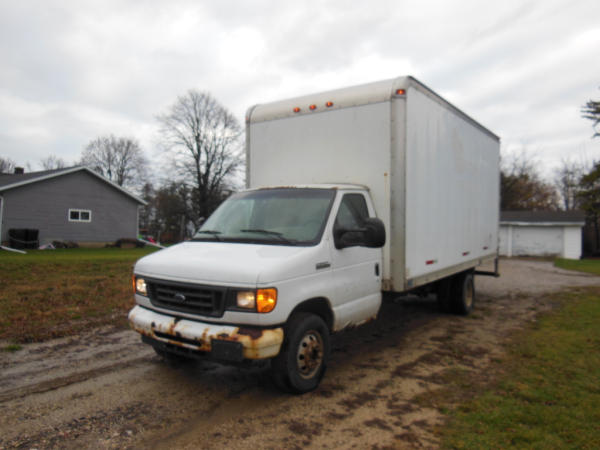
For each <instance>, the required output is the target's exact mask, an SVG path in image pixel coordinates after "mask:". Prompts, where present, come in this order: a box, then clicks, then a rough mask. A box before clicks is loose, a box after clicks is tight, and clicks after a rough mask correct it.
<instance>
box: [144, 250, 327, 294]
mask: <svg viewBox="0 0 600 450" xmlns="http://www.w3.org/2000/svg"><path fill="white" fill-rule="evenodd" d="M321 247H322V246H321V245H317V246H315V247H290V246H281V245H260V244H240V243H229V242H184V243H181V244H177V245H174V246H172V247H168V248H166V249H164V250H161V251H159V252H156V253H153V254H151V255H148V256H145V257H143V258H142V259H140V260H139V261H138V262H137V263H136V264H135V268H134V272H135V273H136V274H140V275H145V276H147V277H151V278H158V279H169V280H177V281H182V282H190V283H200V284H225V285H233V286H236V285H239V286H247V287H252V286H256V285H257V284H258V283H274V282H277V281H282V280H284V279H289V278H293V277H297V276H303V275H308V274H310V273H314V271H315V259H316V258H317V256H318V255H319V254H320V253H322V252H323V250H322V249H321ZM326 254H327V252H326V251H325V255H326Z"/></svg>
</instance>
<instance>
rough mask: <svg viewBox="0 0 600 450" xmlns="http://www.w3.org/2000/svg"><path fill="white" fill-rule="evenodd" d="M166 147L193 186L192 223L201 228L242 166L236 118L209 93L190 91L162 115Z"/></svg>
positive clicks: (238, 127)
mask: <svg viewBox="0 0 600 450" xmlns="http://www.w3.org/2000/svg"><path fill="white" fill-rule="evenodd" d="M158 120H159V122H160V124H161V131H162V134H163V141H164V144H165V147H166V148H167V149H168V150H169V151H170V153H171V156H172V158H173V160H174V162H175V164H176V167H177V169H178V170H179V171H180V173H181V174H182V175H183V176H184V179H185V180H187V181H188V182H189V183H190V186H191V187H192V211H191V214H190V218H191V220H192V221H193V222H194V224H196V225H198V223H199V222H200V218H201V217H207V216H208V215H209V214H210V213H211V212H212V211H213V210H214V209H215V208H216V207H217V206H218V205H219V203H220V202H221V201H222V200H223V198H224V191H225V190H226V189H227V188H228V187H229V183H230V182H231V181H232V177H233V175H234V174H235V172H236V169H237V168H238V167H239V166H240V165H241V164H242V158H241V156H240V151H239V150H240V148H239V137H240V135H241V127H240V125H239V123H238V121H237V120H236V118H235V117H234V116H233V114H231V113H230V112H229V111H227V109H225V107H223V106H222V105H221V104H220V103H219V102H217V100H215V99H214V98H213V97H212V96H211V95H210V94H209V93H207V92H198V91H195V90H190V91H188V92H187V93H186V94H185V95H183V96H181V97H179V98H178V99H177V101H176V102H175V103H174V104H173V106H171V108H170V110H169V112H168V113H167V114H163V115H160V116H158Z"/></svg>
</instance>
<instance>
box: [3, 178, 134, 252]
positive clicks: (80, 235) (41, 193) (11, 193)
mask: <svg viewBox="0 0 600 450" xmlns="http://www.w3.org/2000/svg"><path fill="white" fill-rule="evenodd" d="M145 204H146V203H145V202H144V201H143V200H141V199H139V198H137V197H136V196H134V195H132V194H130V193H129V192H127V191H126V190H124V189H123V188H121V187H120V186H118V185H116V184H114V183H112V182H110V181H108V180H107V179H106V178H104V177H102V176H101V175H98V174H97V173H95V172H93V171H92V170H90V169H88V168H87V167H70V168H66V169H56V170H45V171H41V172H30V173H15V174H0V241H1V242H2V243H3V244H8V243H9V230H10V229H19V230H22V229H29V230H38V240H39V244H40V245H42V244H46V243H50V242H52V241H74V242H77V243H80V244H84V245H85V244H99V243H104V242H114V241H115V240H117V239H120V238H135V237H137V233H138V208H139V207H140V206H141V205H145Z"/></svg>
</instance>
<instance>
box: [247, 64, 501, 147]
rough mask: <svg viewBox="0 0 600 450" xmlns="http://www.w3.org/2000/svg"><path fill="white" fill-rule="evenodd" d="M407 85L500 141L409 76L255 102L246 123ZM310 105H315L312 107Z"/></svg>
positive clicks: (371, 98) (370, 99) (380, 96)
mask: <svg viewBox="0 0 600 450" xmlns="http://www.w3.org/2000/svg"><path fill="white" fill-rule="evenodd" d="M409 88H414V89H417V90H419V91H421V92H422V93H424V94H426V95H427V96H429V97H431V98H434V99H435V100H436V101H437V102H438V103H440V104H442V105H443V106H445V107H446V108H449V109H451V110H452V111H453V112H454V113H456V114H458V115H460V116H462V117H463V118H464V119H466V120H467V121H469V122H471V123H472V124H473V125H475V126H476V127H478V128H479V129H481V130H482V131H484V132H485V133H487V134H488V135H490V136H491V137H494V138H495V139H497V140H498V141H499V140H500V138H499V137H498V136H497V135H496V134H494V133H493V132H492V131H490V130H489V129H488V128H486V127H484V126H483V125H481V124H480V123H479V122H477V121H476V120H475V119H473V118H472V117H470V116H469V115H467V114H465V113H464V112H463V111H461V110H460V109H458V108H457V107H456V106H454V105H452V104H451V103H450V102H448V101H447V100H445V99H444V98H443V97H440V96H439V95H438V94H436V93H435V92H434V91H433V90H431V89H430V88H429V87H427V86H426V85H425V84H423V83H421V82H420V81H419V80H417V79H416V78H414V77H412V76H410V75H407V76H400V77H397V78H391V79H389V80H383V81H376V82H374V83H367V84H361V85H358V86H350V87H345V88H341V89H334V90H331V91H324V92H319V93H316V94H309V95H304V96H300V97H293V98H289V99H285V100H279V101H275V102H271V103H266V104H257V105H254V106H251V107H250V108H248V111H247V112H246V122H247V123H258V122H265V121H269V120H275V119H283V118H286V117H293V116H299V115H303V114H318V113H319V112H323V111H331V110H335V109H341V108H351V107H353V106H359V105H368V104H371V103H380V102H385V101H389V100H390V99H391V98H392V97H394V96H396V95H398V94H397V92H398V90H402V89H403V90H405V91H406V90H407V89H409ZM327 102H331V103H332V105H331V106H329V107H327V106H325V105H326V104H327ZM311 105H315V109H311ZM294 108H299V110H298V111H295V110H294Z"/></svg>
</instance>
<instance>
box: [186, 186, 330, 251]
mask: <svg viewBox="0 0 600 450" xmlns="http://www.w3.org/2000/svg"><path fill="white" fill-rule="evenodd" d="M334 197H335V190H333V189H309V188H288V189H285V188H281V189H260V190H256V191H248V192H240V193H238V194H235V195H233V196H231V197H229V198H228V199H227V200H226V201H225V202H223V204H222V205H221V206H219V208H217V210H216V211H215V212H214V213H213V214H212V215H211V216H210V217H209V218H208V220H207V221H206V222H205V223H204V225H202V227H201V228H200V230H198V232H197V233H196V235H195V236H194V240H195V241H198V240H202V241H205V240H206V241H226V242H251V243H267V244H279V245H315V244H317V243H318V242H319V241H320V240H321V235H322V234H323V230H324V228H325V224H326V221H327V217H328V216H329V210H330V208H331V204H332V203H333V199H334Z"/></svg>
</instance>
